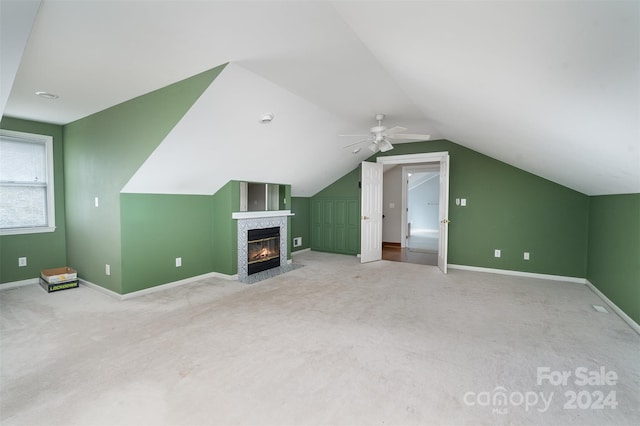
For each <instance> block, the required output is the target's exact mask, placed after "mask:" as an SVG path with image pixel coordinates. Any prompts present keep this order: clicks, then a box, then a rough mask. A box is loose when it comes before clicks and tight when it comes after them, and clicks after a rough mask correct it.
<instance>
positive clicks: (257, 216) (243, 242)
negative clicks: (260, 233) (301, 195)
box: [232, 210, 293, 284]
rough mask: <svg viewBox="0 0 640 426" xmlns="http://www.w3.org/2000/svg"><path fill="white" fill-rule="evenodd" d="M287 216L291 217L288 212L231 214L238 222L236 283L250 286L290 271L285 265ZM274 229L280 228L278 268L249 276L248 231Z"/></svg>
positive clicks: (287, 250) (288, 266) (289, 267)
mask: <svg viewBox="0 0 640 426" xmlns="http://www.w3.org/2000/svg"><path fill="white" fill-rule="evenodd" d="M288 216H293V214H292V213H291V211H289V210H278V211H266V212H238V213H233V216H232V217H233V218H234V219H236V220H237V221H238V281H240V282H243V283H247V284H252V283H254V282H257V281H260V280H262V279H265V278H268V277H269V276H275V275H279V274H281V273H283V272H286V271H287V270H290V269H292V268H291V266H290V265H288V264H287V254H288V252H289V249H288V244H287V217H288ZM275 227H279V228H280V266H279V267H277V268H272V269H268V270H266V271H262V272H258V273H256V274H251V275H249V273H248V261H247V255H248V253H247V250H248V247H247V235H248V232H249V230H250V229H264V228H275Z"/></svg>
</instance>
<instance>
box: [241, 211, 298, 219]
mask: <svg viewBox="0 0 640 426" xmlns="http://www.w3.org/2000/svg"><path fill="white" fill-rule="evenodd" d="M281 216H295V213H291V210H269V211H260V212H233V213H231V218H232V219H261V218H263V217H281Z"/></svg>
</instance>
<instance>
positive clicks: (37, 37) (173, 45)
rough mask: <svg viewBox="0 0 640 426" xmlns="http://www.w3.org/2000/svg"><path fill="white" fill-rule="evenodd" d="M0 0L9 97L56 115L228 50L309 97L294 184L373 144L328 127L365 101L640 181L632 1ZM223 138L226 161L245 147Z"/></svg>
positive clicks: (619, 179) (510, 156)
mask: <svg viewBox="0 0 640 426" xmlns="http://www.w3.org/2000/svg"><path fill="white" fill-rule="evenodd" d="M0 6H1V7H0V13H1V20H2V22H1V23H2V33H1V36H2V40H1V43H2V44H1V45H0V47H1V55H2V57H1V59H2V76H1V77H2V86H1V89H2V96H1V98H0V99H1V100H2V112H3V115H7V116H12V117H18V118H25V119H30V120H37V121H43V122H50V123H57V124H66V123H69V122H72V121H75V120H77V119H80V118H83V117H85V116H88V115H90V114H93V113H95V112H98V111H101V110H103V109H105V108H108V107H110V106H113V105H116V104H118V103H121V102H123V101H126V100H128V99H131V98H134V97H136V96H139V95H142V94H145V93H148V92H150V91H153V90H155V89H158V88H161V87H164V86H166V85H168V84H171V83H174V82H176V81H179V80H182V79H184V78H187V77H190V76H192V75H195V74H198V73H200V72H202V71H205V70H207V69H211V68H213V67H216V66H218V65H220V64H223V63H227V62H231V63H232V64H236V65H237V66H239V67H241V68H239V69H241V70H246V71H248V72H250V73H252V74H255V75H256V76H260V78H263V79H265V81H268V82H269V84H270V85H274V86H277V87H278V88H280V90H281V91H284V92H289V93H290V94H291V96H292V98H294V99H296V102H302V101H304V102H305V103H308V104H309V105H312V106H313V107H310V108H308V109H305V111H307V110H308V111H310V113H309V114H311V115H312V116H310V117H306V119H305V120H302V119H301V118H300V117H296V122H295V123H292V124H291V126H295V132H289V133H291V134H292V135H293V133H295V137H293V136H292V137H291V138H289V139H283V140H279V143H280V144H281V145H282V144H285V146H280V148H281V149H283V150H284V151H285V152H287V151H288V152H291V153H293V154H292V155H310V156H316V155H317V158H316V161H314V162H312V165H311V166H307V165H305V167H304V168H303V171H304V172H305V179H311V180H313V177H314V176H318V179H316V180H317V181H318V182H317V183H315V184H314V183H312V182H311V181H309V182H307V181H306V180H305V181H304V182H302V183H301V184H300V186H299V187H298V188H296V186H295V185H294V186H293V192H294V195H310V194H309V192H312V191H313V190H315V188H316V187H317V186H318V185H319V184H325V182H324V181H323V179H335V178H337V177H339V176H329V177H327V173H326V169H327V164H340V165H341V166H340V167H341V169H340V170H343V169H344V170H348V169H349V167H351V168H352V167H355V165H357V163H358V162H359V161H361V160H362V159H364V158H366V156H367V153H366V152H365V151H367V150H366V148H365V149H363V150H362V151H361V152H360V153H358V154H352V153H351V150H350V149H344V148H343V146H344V145H346V144H348V143H350V142H354V141H355V140H353V139H349V138H344V137H339V136H338V135H339V134H343V133H366V132H367V131H368V129H369V127H371V126H373V125H374V124H375V122H374V120H373V117H374V116H375V114H376V113H385V114H387V118H386V119H385V124H387V125H390V126H393V125H401V126H404V127H407V128H408V129H409V130H408V131H409V132H410V133H429V134H431V135H432V139H436V138H445V139H449V140H451V141H453V142H455V143H458V144H460V145H463V146H466V147H468V148H471V149H474V150H476V151H479V152H481V153H483V154H486V155H489V156H491V157H494V158H497V159H499V160H502V161H505V162H507V163H509V164H512V165H514V166H516V167H519V168H522V169H524V170H526V171H529V172H531V173H534V174H536V175H539V176H542V177H544V178H547V179H549V180H552V181H554V182H557V183H560V184H562V185H565V186H568V187H570V188H573V189H575V190H578V191H580V192H583V193H585V194H588V195H600V194H617V193H632V192H633V193H637V192H640V2H637V1H620V2H618V1H585V2H581V1H573V2H546V1H545V2H543V1H539V2H522V1H511V2H510V1H481V2H471V1H469V2H464V1H407V2H401V1H371V2H369V1H334V2H329V1H315V2H310V1H300V2H289V1H256V2H249V1H188V0H184V1H177V0H176V1H56V0H42V1H32V0H19V1H12V0H2V1H1V3H0ZM228 80H229V81H232V80H234V79H228ZM236 80H238V79H236ZM214 84H215V82H214ZM9 88H10V91H9ZM227 89H228V90H227V91H228V92H230V93H233V91H234V90H232V89H235V90H236V91H237V92H238V93H239V92H241V91H242V90H243V88H242V87H234V88H227ZM36 91H46V92H50V93H54V94H56V95H59V98H58V99H56V100H50V99H43V98H41V97H38V96H35V95H34V93H35V92H36ZM281 98H282V99H284V98H286V97H285V96H281ZM263 101H264V102H263V105H264V108H263V109H264V111H262V112H273V113H274V114H275V119H274V123H275V122H276V120H282V124H281V125H282V126H287V120H286V119H284V118H286V117H283V116H282V115H281V114H279V111H276V110H268V108H269V102H268V101H269V99H263ZM281 110H282V111H286V110H287V109H286V108H282V107H281ZM313 111H316V113H313ZM247 113H249V112H247ZM250 113H251V114H254V111H250ZM258 119H259V117H258V116H256V117H255V119H254V121H257V120H258ZM283 119H284V120H283ZM301 126H304V127H301ZM280 130H282V132H283V134H286V133H287V128H285V127H281V128H280ZM242 132H243V130H242V128H239V129H238V130H237V137H238V139H241V138H242V137H243V133H242ZM273 133H274V132H271V135H270V136H269V135H267V136H265V137H267V138H268V137H272V138H274V139H277V138H278V135H277V134H273ZM305 134H306V135H308V136H307V137H304V136H302V137H301V135H305ZM226 137H228V138H233V134H231V135H227V136H226ZM265 142H269V141H268V140H263V141H262V143H265ZM224 143H226V144H228V146H226V147H225V150H226V151H228V153H227V155H229V156H230V161H234V159H235V157H234V156H238V158H239V157H240V156H241V155H244V154H245V153H244V152H240V151H239V150H237V151H234V150H233V146H234V141H233V140H227V141H224ZM286 144H288V145H286ZM237 146H238V147H240V146H241V144H238V145H237ZM240 149H246V147H244V148H240ZM226 151H225V152H226ZM295 171H296V173H297V174H298V176H300V170H295ZM335 171H336V172H339V170H337V169H336V170H335ZM286 178H287V177H286V176H282V177H281V179H286ZM283 183H290V182H283ZM326 183H330V181H329V182H326ZM296 193H297V194H296Z"/></svg>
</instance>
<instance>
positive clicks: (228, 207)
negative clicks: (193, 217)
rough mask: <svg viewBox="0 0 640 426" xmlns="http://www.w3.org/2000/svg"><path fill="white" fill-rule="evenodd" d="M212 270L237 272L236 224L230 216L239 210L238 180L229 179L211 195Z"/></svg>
mask: <svg viewBox="0 0 640 426" xmlns="http://www.w3.org/2000/svg"><path fill="white" fill-rule="evenodd" d="M212 201H213V216H212V217H211V224H212V226H213V270H214V271H215V272H219V273H222V274H227V275H235V274H237V273H238V224H237V223H236V221H235V220H234V219H232V218H231V214H232V213H233V212H237V211H240V182H238V181H234V180H232V181H230V182H227V184H226V185H225V186H223V187H222V188H220V189H219V190H218V192H216V193H215V194H214V195H213V200H212Z"/></svg>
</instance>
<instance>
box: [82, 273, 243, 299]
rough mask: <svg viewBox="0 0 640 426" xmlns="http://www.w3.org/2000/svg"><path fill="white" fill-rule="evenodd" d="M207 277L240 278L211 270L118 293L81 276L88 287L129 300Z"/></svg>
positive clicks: (231, 279)
mask: <svg viewBox="0 0 640 426" xmlns="http://www.w3.org/2000/svg"><path fill="white" fill-rule="evenodd" d="M207 278H222V279H225V280H229V281H234V280H237V279H238V274H235V275H227V274H221V273H219V272H209V273H207V274H202V275H196V276H195V277H189V278H185V279H183V280H178V281H173V282H170V283H166V284H159V285H157V286H154V287H149V288H145V289H142V290H138V291H133V292H131V293H126V294H119V293H116V292H115V291H112V290H109V289H107V288H104V287H102V286H99V285H97V284H94V283H92V282H89V281H86V280H83V279H82V278H80V284H83V285H86V286H87V287H90V288H92V289H94V290H98V291H100V292H102V293H104V294H106V295H108V296H110V297H113V298H116V299H118V300H127V299H133V298H134V297H139V296H144V295H146V294H151V293H155V292H158V291H163V290H168V289H170V288H174V287H179V286H181V285H185V284H189V283H192V282H195V281H200V280H204V279H207Z"/></svg>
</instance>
